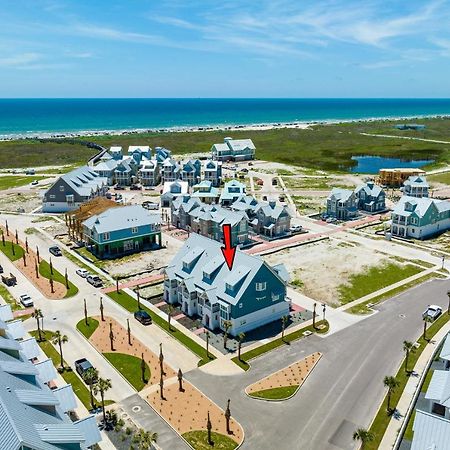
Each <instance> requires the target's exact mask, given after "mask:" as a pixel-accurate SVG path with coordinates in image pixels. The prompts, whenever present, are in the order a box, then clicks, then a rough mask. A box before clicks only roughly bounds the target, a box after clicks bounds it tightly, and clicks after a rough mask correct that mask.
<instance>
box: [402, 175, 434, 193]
mask: <svg viewBox="0 0 450 450" xmlns="http://www.w3.org/2000/svg"><path fill="white" fill-rule="evenodd" d="M429 188H430V185H429V184H428V183H427V179H426V178H425V177H424V176H412V177H409V178H408V179H407V180H406V181H405V182H404V183H403V187H402V188H401V190H402V192H403V195H407V196H409V197H418V198H421V197H428V196H429V192H428V190H429Z"/></svg>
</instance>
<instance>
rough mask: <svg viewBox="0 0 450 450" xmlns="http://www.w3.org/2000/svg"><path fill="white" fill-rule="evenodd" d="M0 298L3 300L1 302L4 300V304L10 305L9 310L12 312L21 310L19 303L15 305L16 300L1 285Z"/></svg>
mask: <svg viewBox="0 0 450 450" xmlns="http://www.w3.org/2000/svg"><path fill="white" fill-rule="evenodd" d="M0 296H1V297H2V298H3V300H5V302H6V303H8V304H9V305H11V309H12V310H13V311H17V310H19V309H23V308H22V306H21V305H20V304H19V303H17V301H16V299H15V298H14V297H13V296H12V295H11V293H10V292H9V291H8V289H7V288H6V287H5V286H3V284H0Z"/></svg>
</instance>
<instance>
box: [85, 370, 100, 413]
mask: <svg viewBox="0 0 450 450" xmlns="http://www.w3.org/2000/svg"><path fill="white" fill-rule="evenodd" d="M97 380H98V370H97V369H95V368H94V367H89V369H88V370H86V372H83V381H84V382H85V383H86V384H87V385H88V386H89V393H90V394H91V405H92V409H94V408H95V399H94V393H93V387H94V384H95V382H96V381H97Z"/></svg>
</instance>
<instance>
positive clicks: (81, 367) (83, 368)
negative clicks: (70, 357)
mask: <svg viewBox="0 0 450 450" xmlns="http://www.w3.org/2000/svg"><path fill="white" fill-rule="evenodd" d="M93 368H94V366H93V365H92V364H91V363H90V362H89V361H88V360H87V359H86V358H81V359H77V360H76V361H75V369H76V371H77V372H78V375H80V377H81V378H83V375H84V374H85V373H86V372H87V371H88V370H89V369H93Z"/></svg>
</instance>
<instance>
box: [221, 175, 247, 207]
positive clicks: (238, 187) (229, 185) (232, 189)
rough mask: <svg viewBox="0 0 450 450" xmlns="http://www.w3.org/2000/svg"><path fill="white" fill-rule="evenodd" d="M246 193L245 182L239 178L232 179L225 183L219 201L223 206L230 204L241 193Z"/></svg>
mask: <svg viewBox="0 0 450 450" xmlns="http://www.w3.org/2000/svg"><path fill="white" fill-rule="evenodd" d="M244 194H245V184H242V183H240V182H239V181H237V180H231V181H228V182H226V183H225V186H224V187H223V189H222V193H221V194H220V198H219V202H220V204H221V205H222V206H230V205H231V204H232V203H234V202H235V201H236V200H237V199H238V198H239V197H240V196H241V195H244Z"/></svg>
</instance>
